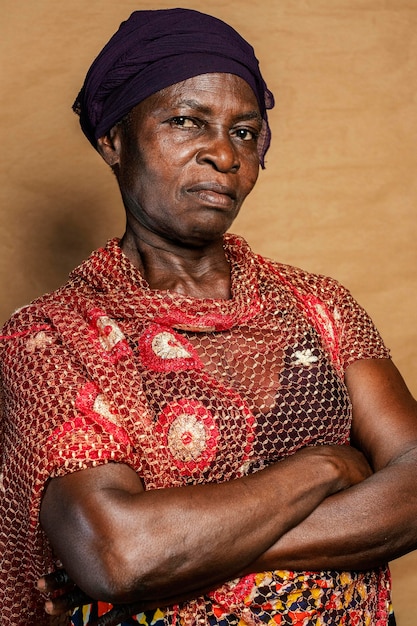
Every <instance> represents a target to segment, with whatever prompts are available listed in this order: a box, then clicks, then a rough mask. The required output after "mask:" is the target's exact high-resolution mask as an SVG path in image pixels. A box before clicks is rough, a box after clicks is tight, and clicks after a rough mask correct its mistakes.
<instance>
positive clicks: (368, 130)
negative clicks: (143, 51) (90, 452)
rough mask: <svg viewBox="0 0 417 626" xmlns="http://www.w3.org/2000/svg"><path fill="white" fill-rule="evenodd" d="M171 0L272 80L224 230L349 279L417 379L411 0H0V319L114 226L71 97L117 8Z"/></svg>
mask: <svg viewBox="0 0 417 626" xmlns="http://www.w3.org/2000/svg"><path fill="white" fill-rule="evenodd" d="M178 4H180V5H182V6H185V7H190V8H195V9H200V10H203V11H208V12H211V13H212V14H214V15H217V16H218V17H221V18H223V19H225V20H226V21H228V22H230V23H231V24H232V25H233V26H235V27H236V28H237V29H238V30H239V31H240V32H241V33H242V34H243V35H244V36H246V37H247V38H248V39H249V40H250V41H251V42H252V43H253V45H254V46H255V49H256V51H257V55H258V57H259V58H260V60H261V66H262V69H263V73H264V76H265V78H266V79H267V82H268V84H269V86H270V88H272V90H273V91H274V92H275V95H276V101H277V107H276V109H275V110H274V112H273V113H272V114H271V125H272V129H273V147H272V149H271V151H270V153H269V156H268V166H267V170H266V171H265V172H263V173H261V176H260V181H259V183H258V187H257V189H256V190H255V192H254V193H253V195H252V197H251V198H249V200H248V201H247V204H246V208H244V211H243V214H242V215H241V216H240V217H239V219H238V223H237V224H236V227H235V229H234V230H235V231H236V232H240V233H242V234H243V235H245V236H246V237H247V238H248V239H249V241H250V243H251V244H252V246H253V247H254V248H255V249H256V250H257V251H259V252H262V253H264V254H266V255H268V256H271V257H274V258H276V259H279V260H282V261H284V262H287V263H292V264H296V265H300V266H302V267H305V268H306V269H309V270H312V271H318V272H322V273H326V274H330V275H332V276H334V277H336V278H338V279H339V280H341V281H342V282H343V283H345V284H346V285H347V286H348V287H349V288H350V289H351V290H352V291H353V293H354V295H355V296H356V297H357V298H358V299H359V301H360V302H361V303H362V304H363V305H364V306H365V307H366V308H367V309H368V311H369V312H370V313H371V315H372V316H373V318H374V320H375V321H376V323H377V325H378V327H379V328H380V330H381V332H382V334H383V336H384V337H385V339H386V342H387V343H388V345H389V346H390V347H391V349H392V354H393V357H394V360H395V361H396V363H397V364H398V365H399V367H400V369H401V371H402V372H403V374H404V376H405V378H406V380H407V382H408V383H409V386H410V387H411V389H412V390H413V392H414V393H415V394H417V359H416V357H415V356H414V355H415V351H416V347H417V329H416V323H415V317H416V316H415V307H416V303H417V297H416V286H417V276H416V266H417V247H416V235H417V223H416V218H415V212H416V208H415V206H416V201H417V183H416V176H415V172H416V169H417V167H416V166H417V102H416V100H417V74H416V72H417V0H268V2H262V3H257V2H255V1H254V0H239V1H237V2H236V1H233V0H231V1H230V2H228V3H227V2H225V1H224V0H212V1H211V2H210V3H207V2H203V0H193V1H188V0H182V2H181V0H180V1H179V2H178V0H171V1H170V0H168V1H165V2H163V3H161V4H159V3H156V2H154V1H153V0H152V1H149V0H142V1H140V0H137V1H132V0H119V1H115V0H114V1H111V0H88V2H87V1H86V0H71V1H69V2H56V0H35V1H32V0H18V1H16V0H0V9H1V14H2V18H1V26H0V54H1V89H0V98H1V116H0V124H1V127H2V128H1V149H0V154H1V158H2V161H3V163H2V168H1V173H0V176H1V181H0V229H1V247H0V284H1V288H2V289H1V299H0V321H4V320H5V319H6V318H7V317H8V316H9V314H10V313H11V312H12V310H13V309H15V308H16V307H19V306H21V305H23V304H24V303H26V302H28V301H29V300H30V299H32V298H34V297H36V296H37V295H39V294H41V293H43V292H45V291H48V290H51V289H53V288H54V287H56V286H58V285H59V284H60V283H62V282H63V281H64V280H65V277H66V275H67V273H68V272H69V271H70V269H71V268H72V267H73V266H75V265H76V264H77V263H78V262H79V261H81V260H82V259H83V258H85V257H86V256H87V255H88V253H89V252H90V250H91V249H93V248H95V247H97V246H98V245H100V244H102V243H103V242H104V241H105V240H106V239H107V238H108V237H110V236H113V235H115V234H121V232H122V228H123V218H122V210H121V205H120V201H119V197H118V192H117V190H116V186H115V183H114V180H113V178H112V175H111V174H110V173H109V172H108V171H107V169H106V168H105V166H104V164H103V163H102V162H101V161H100V158H99V157H98V156H97V155H96V154H95V152H94V151H93V150H92V149H91V147H90V146H89V144H88V142H87V141H86V140H85V139H84V137H83V136H82V134H81V132H80V131H79V130H78V122H77V119H76V117H75V115H74V114H73V113H72V111H71V109H70V106H71V104H72V102H73V99H74V98H75V96H76V94H77V91H78V89H79V87H80V86H81V82H82V79H83V77H84V74H85V71H86V70H87V68H88V65H89V63H90V61H91V60H92V58H93V57H94V56H95V55H96V53H97V52H98V51H99V49H100V48H101V46H102V44H104V42H105V41H106V40H107V39H108V37H109V36H110V35H111V34H112V33H113V32H114V30H115V29H116V27H117V26H118V24H119V23H120V21H122V20H123V19H125V18H126V17H127V16H128V15H129V14H130V12H131V11H133V10H135V9H137V8H163V7H173V6H178ZM414 566H417V558H416V557H415V556H409V557H406V558H405V559H401V560H400V561H397V562H396V563H394V565H393V570H394V583H395V594H396V595H395V597H396V598H397V614H398V622H399V626H411V625H412V624H414V623H415V612H414V609H413V608H412V605H411V602H412V600H413V594H415V593H416V591H417V573H414V572H413V569H414Z"/></svg>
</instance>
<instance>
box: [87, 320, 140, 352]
mask: <svg viewBox="0 0 417 626" xmlns="http://www.w3.org/2000/svg"><path fill="white" fill-rule="evenodd" d="M88 318H89V321H90V332H91V335H92V337H93V341H95V342H96V343H97V344H98V349H99V351H100V352H101V353H102V355H103V357H104V358H107V359H109V360H110V361H111V362H112V363H117V362H118V361H119V360H120V359H121V358H122V357H123V356H124V355H126V354H130V353H131V349H130V347H129V344H128V343H127V340H126V338H125V336H124V334H123V333H122V331H121V330H120V328H119V326H118V325H117V324H116V322H115V321H114V320H112V319H111V318H110V317H109V316H108V315H106V313H105V312H104V311H102V310H101V309H98V308H94V309H91V310H90V311H89V312H88Z"/></svg>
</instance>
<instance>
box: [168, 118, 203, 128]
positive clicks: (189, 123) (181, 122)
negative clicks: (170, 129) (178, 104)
mask: <svg viewBox="0 0 417 626" xmlns="http://www.w3.org/2000/svg"><path fill="white" fill-rule="evenodd" d="M171 124H173V126H180V127H181V128H196V126H197V123H196V122H195V120H193V119H191V117H185V116H184V115H179V116H177V117H173V118H172V119H171Z"/></svg>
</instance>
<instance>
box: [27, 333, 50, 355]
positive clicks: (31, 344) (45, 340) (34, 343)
mask: <svg viewBox="0 0 417 626" xmlns="http://www.w3.org/2000/svg"><path fill="white" fill-rule="evenodd" d="M54 341H55V340H54V338H53V337H52V336H51V335H47V334H46V332H45V331H44V330H41V331H39V332H38V333H36V335H35V336H34V337H30V338H29V339H28V340H27V342H26V348H27V349H28V350H29V352H35V350H38V349H42V348H46V347H47V346H50V345H51V344H53V343H54Z"/></svg>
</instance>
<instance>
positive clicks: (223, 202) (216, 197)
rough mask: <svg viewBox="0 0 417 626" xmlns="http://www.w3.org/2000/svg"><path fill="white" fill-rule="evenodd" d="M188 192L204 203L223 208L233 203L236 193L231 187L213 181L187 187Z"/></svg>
mask: <svg viewBox="0 0 417 626" xmlns="http://www.w3.org/2000/svg"><path fill="white" fill-rule="evenodd" d="M188 193H190V194H192V195H193V196H197V197H198V198H199V199H200V200H201V201H202V202H204V203H206V204H207V203H208V204H211V205H213V206H219V207H225V208H229V207H231V206H232V205H234V204H235V200H236V194H235V192H234V190H233V189H232V188H231V187H228V186H227V185H221V184H219V183H213V182H207V183H198V184H197V185H193V186H192V187H190V188H189V189H188Z"/></svg>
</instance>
